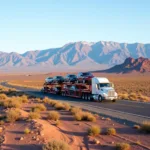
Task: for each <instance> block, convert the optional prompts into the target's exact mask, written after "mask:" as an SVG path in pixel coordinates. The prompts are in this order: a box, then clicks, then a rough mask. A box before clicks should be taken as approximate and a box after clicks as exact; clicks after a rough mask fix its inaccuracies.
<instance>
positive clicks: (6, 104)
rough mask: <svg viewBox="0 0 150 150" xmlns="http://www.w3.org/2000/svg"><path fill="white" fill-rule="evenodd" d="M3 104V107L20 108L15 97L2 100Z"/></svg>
mask: <svg viewBox="0 0 150 150" xmlns="http://www.w3.org/2000/svg"><path fill="white" fill-rule="evenodd" d="M3 106H4V107H5V108H20V107H21V103H20V101H18V100H17V99H14V98H12V99H9V100H6V101H4V102H3Z"/></svg>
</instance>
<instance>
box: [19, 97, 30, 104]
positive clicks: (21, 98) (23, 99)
mask: <svg viewBox="0 0 150 150" xmlns="http://www.w3.org/2000/svg"><path fill="white" fill-rule="evenodd" d="M19 100H20V101H21V102H22V103H28V102H29V100H28V96H26V95H22V96H21V97H19Z"/></svg>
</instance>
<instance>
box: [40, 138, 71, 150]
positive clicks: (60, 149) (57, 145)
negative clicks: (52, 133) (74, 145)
mask: <svg viewBox="0 0 150 150" xmlns="http://www.w3.org/2000/svg"><path fill="white" fill-rule="evenodd" d="M42 150H70V147H69V145H68V144H67V143H65V142H63V141H56V140H53V141H50V142H48V143H47V144H45V145H44V146H43V147H42Z"/></svg>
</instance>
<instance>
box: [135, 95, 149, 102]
mask: <svg viewBox="0 0 150 150" xmlns="http://www.w3.org/2000/svg"><path fill="white" fill-rule="evenodd" d="M138 99H139V100H141V101H144V102H147V101H148V100H149V97H147V96H144V95H142V94H139V95H138Z"/></svg>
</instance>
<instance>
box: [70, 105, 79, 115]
mask: <svg viewBox="0 0 150 150" xmlns="http://www.w3.org/2000/svg"><path fill="white" fill-rule="evenodd" d="M70 111H71V113H72V114H73V115H75V114H76V113H79V112H81V111H82V110H81V108H79V107H72V108H71V109H70Z"/></svg>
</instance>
